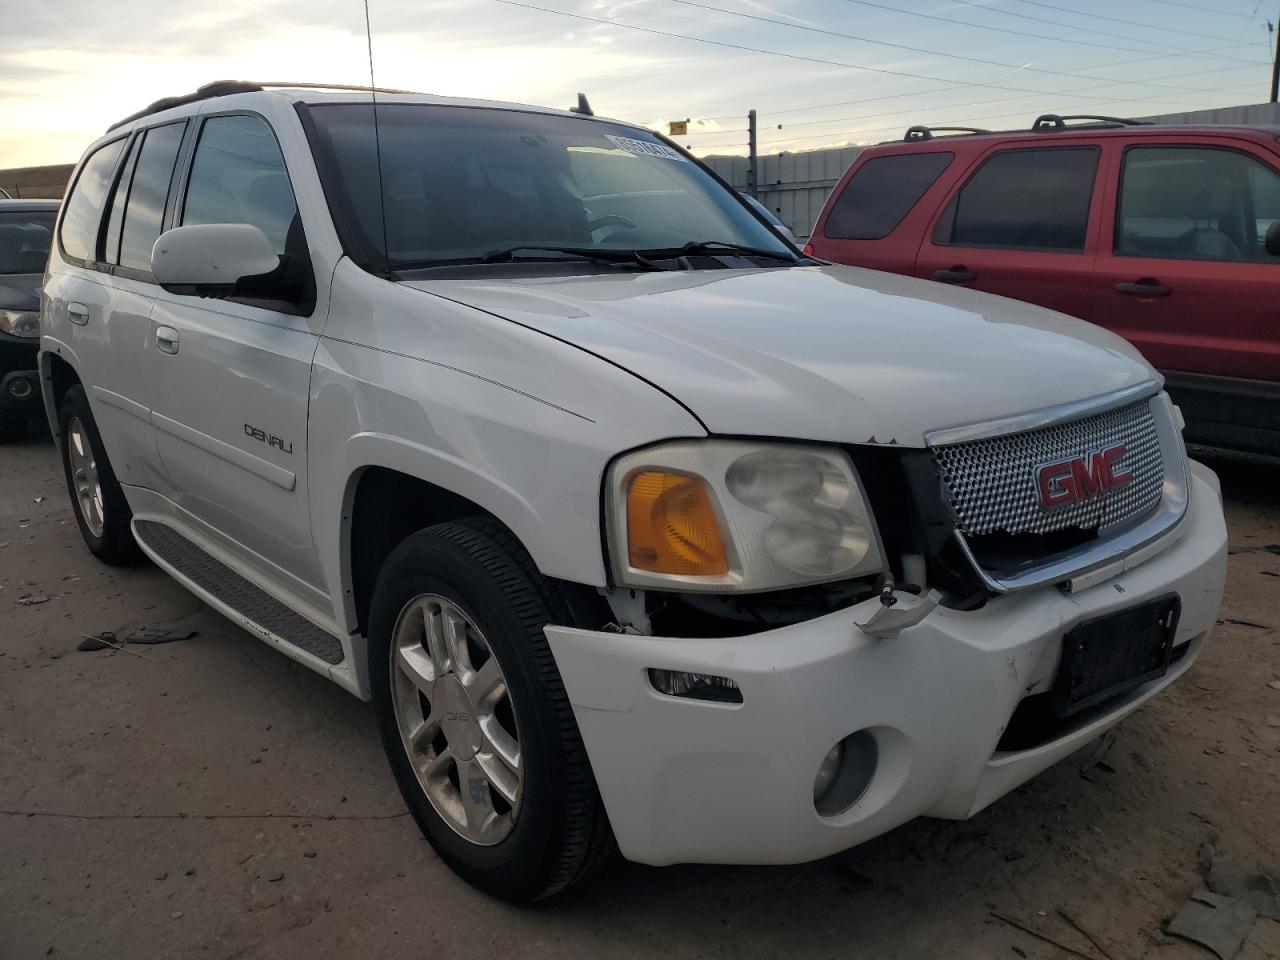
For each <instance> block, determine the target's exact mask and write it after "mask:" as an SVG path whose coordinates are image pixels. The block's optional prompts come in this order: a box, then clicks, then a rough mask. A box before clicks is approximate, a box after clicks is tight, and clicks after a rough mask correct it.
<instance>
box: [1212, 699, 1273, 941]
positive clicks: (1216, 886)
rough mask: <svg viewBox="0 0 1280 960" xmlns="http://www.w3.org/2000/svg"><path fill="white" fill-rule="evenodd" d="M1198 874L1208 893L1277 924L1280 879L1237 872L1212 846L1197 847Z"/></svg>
mask: <svg viewBox="0 0 1280 960" xmlns="http://www.w3.org/2000/svg"><path fill="white" fill-rule="evenodd" d="M1272 720H1275V721H1276V723H1275V726H1280V718H1277V717H1268V718H1267V723H1268V725H1271V721H1272ZM1200 873H1201V875H1203V877H1204V881H1205V883H1206V884H1207V885H1208V887H1209V889H1210V890H1212V891H1213V892H1214V893H1216V894H1218V895H1219V896H1223V897H1231V898H1232V899H1233V900H1239V901H1241V902H1242V903H1246V904H1248V905H1249V906H1251V907H1253V909H1255V910H1257V911H1258V915H1259V916H1261V917H1266V918H1267V919H1268V920H1280V878H1278V877H1275V876H1271V875H1269V874H1265V873H1246V872H1244V871H1243V870H1240V869H1238V868H1237V867H1236V866H1235V865H1234V864H1232V863H1231V862H1230V861H1229V860H1227V859H1226V858H1224V857H1223V856H1222V855H1221V854H1219V853H1218V851H1217V848H1216V847H1214V845H1213V844H1212V843H1205V844H1202V845H1201V847H1200Z"/></svg>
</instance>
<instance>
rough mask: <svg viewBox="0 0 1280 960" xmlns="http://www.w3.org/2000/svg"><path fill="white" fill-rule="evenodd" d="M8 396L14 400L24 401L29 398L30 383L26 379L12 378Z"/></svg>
mask: <svg viewBox="0 0 1280 960" xmlns="http://www.w3.org/2000/svg"><path fill="white" fill-rule="evenodd" d="M8 386H9V396H11V397H13V399H15V400H25V399H27V397H29V396H31V389H32V388H31V381H30V380H28V379H27V378H26V377H14V378H13V379H12V380H10V381H9V384H8Z"/></svg>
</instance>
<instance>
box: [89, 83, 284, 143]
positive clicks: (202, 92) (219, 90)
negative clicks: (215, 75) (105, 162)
mask: <svg viewBox="0 0 1280 960" xmlns="http://www.w3.org/2000/svg"><path fill="white" fill-rule="evenodd" d="M261 89H262V85H261V84H257V83H248V82H247V81H244V80H215V81H214V82H213V83H206V84H205V85H204V86H203V87H200V88H199V89H197V90H196V92H195V93H187V94H183V95H182V96H179V97H163V98H161V99H159V100H157V101H155V103H152V104H150V105H148V106H146V107H143V108H142V109H141V110H139V111H138V112H137V113H131V114H129V116H127V117H125V118H124V119H123V120H117V121H116V122H115V123H113V124H112V125H111V126H109V127H107V132H108V133H110V132H111V131H112V130H115V129H116V128H117V127H123V126H124V125H125V124H126V123H132V122H133V121H134V120H140V119H142V118H143V117H146V116H150V115H151V114H153V113H159V112H160V111H161V110H169V109H171V108H172V107H180V106H182V105H183V104H187V103H196V102H198V101H200V100H208V99H209V98H210V97H225V96H229V95H230V94H233V93H254V92H256V91H258V90H261Z"/></svg>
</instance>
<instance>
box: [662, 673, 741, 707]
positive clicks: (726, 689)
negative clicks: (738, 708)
mask: <svg viewBox="0 0 1280 960" xmlns="http://www.w3.org/2000/svg"><path fill="white" fill-rule="evenodd" d="M649 682H650V683H651V684H653V689H655V690H657V691H658V692H659V693H665V694H666V695H667V696H668V697H684V698H685V699H688V700H710V701H712V702H714V703H741V702H742V691H741V690H740V689H738V685H737V684H736V683H734V682H733V681H732V680H730V679H729V678H728V677H717V676H715V675H714V674H710V673H685V672H684V671H682V670H655V669H653V668H652V667H651V668H650V669H649Z"/></svg>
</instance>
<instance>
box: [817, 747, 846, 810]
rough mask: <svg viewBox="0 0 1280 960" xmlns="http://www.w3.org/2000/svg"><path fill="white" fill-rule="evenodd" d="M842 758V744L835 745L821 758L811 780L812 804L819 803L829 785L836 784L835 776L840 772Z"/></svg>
mask: <svg viewBox="0 0 1280 960" xmlns="http://www.w3.org/2000/svg"><path fill="white" fill-rule="evenodd" d="M843 758H844V743H843V742H841V743H837V744H836V745H835V746H834V747H832V748H831V750H830V751H829V752H828V753H827V755H826V756H825V757H823V758H822V763H820V764H819V765H818V775H817V776H816V777H814V778H813V802H814V803H821V802H822V798H823V797H825V796H826V795H827V791H828V790H830V789H831V785H832V784H833V783H835V782H836V774H837V773H839V772H840V761H841V760H842V759H843Z"/></svg>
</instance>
